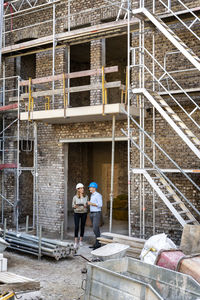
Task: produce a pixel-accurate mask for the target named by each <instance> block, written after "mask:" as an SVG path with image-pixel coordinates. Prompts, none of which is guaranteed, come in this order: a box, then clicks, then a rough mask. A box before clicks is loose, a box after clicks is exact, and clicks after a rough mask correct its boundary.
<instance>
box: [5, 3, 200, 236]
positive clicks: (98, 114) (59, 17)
mask: <svg viewBox="0 0 200 300" xmlns="http://www.w3.org/2000/svg"><path fill="white" fill-rule="evenodd" d="M0 12H1V15H0V20H1V24H0V58H1V59H0V64H1V78H0V105H1V106H0V115H1V136H0V142H1V143H0V151H1V152H0V153H1V156H0V157H1V164H0V176H1V187H0V189H1V193H0V198H1V212H2V213H1V222H2V223H4V219H5V218H6V219H7V223H9V224H10V225H11V226H16V227H17V229H18V228H19V226H21V225H22V224H24V222H25V218H26V216H27V215H29V217H30V219H31V222H32V226H33V228H36V229H37V227H38V225H39V224H40V225H42V227H43V229H44V230H46V231H48V232H59V231H60V228H61V225H62V224H63V222H64V230H65V231H66V232H67V228H68V227H70V222H71V214H72V208H71V203H72V197H73V195H74V192H75V191H74V190H75V185H76V183H77V182H83V183H84V185H85V186H87V185H88V184H89V182H90V181H96V182H98V184H99V191H100V193H101V194H102V195H103V201H104V206H103V216H104V217H106V216H108V219H109V222H110V223H109V224H110V231H112V230H113V226H112V219H113V209H114V206H113V204H114V201H113V199H114V198H115V197H117V196H118V195H127V199H128V200H127V202H126V204H124V207H121V210H124V211H127V215H128V221H126V222H127V224H128V232H129V235H135V236H138V237H143V238H148V237H149V236H151V235H152V234H155V233H158V232H163V231H164V232H166V233H168V234H169V235H170V236H171V238H172V239H174V240H175V241H177V240H179V238H180V234H181V231H182V227H183V226H184V225H185V224H198V221H199V220H200V218H199V215H200V213H199V208H200V204H199V203H200V186H199V183H200V177H199V175H200V170H199V167H200V165H199V159H200V131H199V129H200V106H199V104H200V93H199V91H200V89H199V87H200V77H199V71H200V59H199V58H198V53H199V51H200V43H199V40H200V26H199V21H200V7H199V1H191V0H174V1H170V0H152V1H149V0H148V1H145V0H143V1H142V0H138V1H126V0H122V1H115V0H113V1H112V0H111V1H107V0H96V1H94V0H87V1H82V0H71V1H70V0H68V1H67V0H55V1H48V0H11V1H5V0H1V7H0ZM123 203H125V202H123Z"/></svg>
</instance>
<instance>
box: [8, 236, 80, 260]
mask: <svg viewBox="0 0 200 300" xmlns="http://www.w3.org/2000/svg"><path fill="white" fill-rule="evenodd" d="M5 240H6V241H7V242H8V243H9V244H10V246H9V247H8V249H14V250H18V251H21V252H24V253H28V254H33V255H37V256H50V257H53V258H55V259H56V260H59V259H61V258H66V257H67V256H69V255H70V254H75V249H74V245H73V243H68V242H63V241H59V240H53V239H47V238H41V239H39V237H37V236H34V235H30V234H26V233H19V232H14V231H7V232H6V234H5Z"/></svg>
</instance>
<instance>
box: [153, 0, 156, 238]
mask: <svg viewBox="0 0 200 300" xmlns="http://www.w3.org/2000/svg"><path fill="white" fill-rule="evenodd" d="M154 1H155V0H154ZM153 13H155V4H154V11H153ZM152 55H153V58H154V57H155V31H154V30H153V35H152ZM152 73H153V76H155V60H154V59H153V61H152ZM153 91H155V80H153ZM155 140H156V109H155V107H154V106H153V141H154V142H153V162H154V164H156V145H155ZM152 214H153V218H152V222H153V235H155V230H156V229H155V228H156V227H155V226H156V206H155V191H154V189H153V208H152Z"/></svg>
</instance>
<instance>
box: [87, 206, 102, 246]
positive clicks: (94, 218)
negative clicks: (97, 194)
mask: <svg viewBox="0 0 200 300" xmlns="http://www.w3.org/2000/svg"><path fill="white" fill-rule="evenodd" d="M90 219H91V222H92V227H93V232H94V234H95V237H96V239H97V238H98V237H100V229H99V226H100V221H101V212H100V211H98V212H91V213H90ZM95 244H96V245H97V244H99V241H98V240H96V243H95Z"/></svg>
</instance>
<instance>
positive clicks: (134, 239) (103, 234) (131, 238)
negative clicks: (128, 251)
mask: <svg viewBox="0 0 200 300" xmlns="http://www.w3.org/2000/svg"><path fill="white" fill-rule="evenodd" d="M101 236H102V237H110V238H112V239H113V238H114V237H115V238H120V239H123V240H129V241H133V242H134V241H137V242H140V243H145V242H146V240H145V239H140V238H135V237H130V236H127V235H122V234H117V233H111V232H102V233H101Z"/></svg>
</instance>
